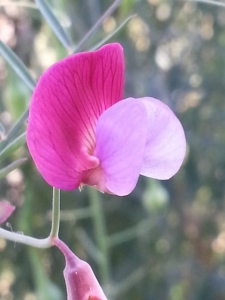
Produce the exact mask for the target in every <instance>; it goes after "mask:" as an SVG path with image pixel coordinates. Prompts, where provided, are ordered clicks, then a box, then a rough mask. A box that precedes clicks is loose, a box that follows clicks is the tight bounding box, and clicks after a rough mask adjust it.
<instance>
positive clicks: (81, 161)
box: [27, 43, 124, 190]
mask: <svg viewBox="0 0 225 300" xmlns="http://www.w3.org/2000/svg"><path fill="white" fill-rule="evenodd" d="M123 87H124V58H123V49H122V47H121V46H120V45H119V44H117V43H114V44H109V45H106V46H104V47H102V48H101V49H99V50H97V51H94V52H83V53H78V54H75V55H72V56H70V57H67V58H65V59H63V60H61V61H60V62H58V63H56V64H55V65H53V66H52V67H50V68H49V69H48V70H47V71H46V72H45V73H44V74H43V75H42V76H41V78H40V80H39V82H38V84H37V87H36V89H35V91H34V94H33V96H32V101H31V106H30V114H29V120H28V129H27V144H28V148H29V150H30V153H31V155H32V157H33V160H34V162H35V164H36V166H37V168H38V169H39V171H40V173H41V174H42V176H43V177H44V179H45V180H46V181H47V182H48V183H49V184H50V185H52V186H54V187H57V188H60V189H66V190H70V189H74V188H77V187H78V186H79V184H80V180H81V173H82V172H83V171H84V170H88V169H92V168H95V167H97V166H98V164H99V161H98V159H97V158H95V157H93V151H94V149H95V144H96V142H95V127H96V122H97V120H98V118H99V116H100V115H101V114H102V112H103V111H105V110H106V109H107V108H109V107H110V106H112V105H113V104H114V103H116V102H118V101H120V100H121V99H122V98H123Z"/></svg>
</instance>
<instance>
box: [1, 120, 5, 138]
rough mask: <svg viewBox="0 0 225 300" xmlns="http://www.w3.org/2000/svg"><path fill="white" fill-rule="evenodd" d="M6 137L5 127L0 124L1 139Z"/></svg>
mask: <svg viewBox="0 0 225 300" xmlns="http://www.w3.org/2000/svg"><path fill="white" fill-rule="evenodd" d="M4 135H5V127H4V126H3V125H2V123H0V139H1V137H2V136H4Z"/></svg>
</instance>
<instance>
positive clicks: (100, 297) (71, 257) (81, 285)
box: [52, 238, 107, 300]
mask: <svg viewBox="0 0 225 300" xmlns="http://www.w3.org/2000/svg"><path fill="white" fill-rule="evenodd" d="M52 242H53V244H54V245H55V246H57V247H58V248H59V249H60V250H61V251H62V253H63V254H64V256H65V260H66V267H65V269H64V272H63V273H64V278H65V282H66V290H67V300H92V299H93V300H107V298H106V296H105V294H104V292H103V290H102V288H101V286H100V284H99V283H98V280H97V279H96V277H95V275H94V272H93V271H92V269H91V267H90V265H89V264H88V263H86V262H85V261H83V260H81V259H79V258H78V257H77V256H76V255H75V254H73V252H72V251H71V250H70V249H69V248H68V247H67V245H66V244H64V243H63V242H62V241H61V240H60V239H58V238H55V239H53V241H52Z"/></svg>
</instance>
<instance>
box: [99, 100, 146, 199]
mask: <svg viewBox="0 0 225 300" xmlns="http://www.w3.org/2000/svg"><path fill="white" fill-rule="evenodd" d="M147 124H148V119H147V112H146V109H145V106H144V105H143V104H142V102H139V101H137V100H135V99H131V98H128V99H126V100H123V101H121V102H119V103H117V104H115V105H113V106H112V107H110V108H109V109H108V110H106V111H105V112H104V113H103V114H102V115H101V117H100V118H99V120H98V123H97V128H96V150H95V156H97V157H98V159H99V160H100V165H101V167H102V169H103V172H104V183H105V186H106V188H107V189H108V190H109V191H110V192H111V193H113V194H116V195H119V196H124V195H127V194H129V193H130V192H131V191H132V190H133V189H134V187H135V186H136V183H137V180H138V177H139V173H140V169H141V163H142V157H143V152H144V148H145V144H146V136H147ZM99 188H100V190H101V187H99Z"/></svg>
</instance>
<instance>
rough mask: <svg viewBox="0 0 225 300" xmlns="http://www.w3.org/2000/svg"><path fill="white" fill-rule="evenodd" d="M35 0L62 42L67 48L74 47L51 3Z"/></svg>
mask: <svg viewBox="0 0 225 300" xmlns="http://www.w3.org/2000/svg"><path fill="white" fill-rule="evenodd" d="M35 1H36V4H37V6H38V8H39V10H40V12H41V13H42V15H43V16H44V18H45V19H46V21H47V22H48V24H49V25H50V27H51V28H52V30H53V31H54V33H55V34H56V36H57V37H58V39H59V40H60V41H61V43H62V44H63V46H64V47H65V48H67V49H68V50H70V49H71V47H72V42H71V40H70V38H69V36H68V35H67V33H66V32H65V31H64V29H63V28H62V26H61V24H60V23H59V21H58V19H57V18H56V16H55V15H54V14H53V12H52V10H51V8H50V7H49V5H48V4H47V3H46V2H45V0H35Z"/></svg>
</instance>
